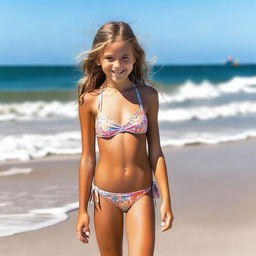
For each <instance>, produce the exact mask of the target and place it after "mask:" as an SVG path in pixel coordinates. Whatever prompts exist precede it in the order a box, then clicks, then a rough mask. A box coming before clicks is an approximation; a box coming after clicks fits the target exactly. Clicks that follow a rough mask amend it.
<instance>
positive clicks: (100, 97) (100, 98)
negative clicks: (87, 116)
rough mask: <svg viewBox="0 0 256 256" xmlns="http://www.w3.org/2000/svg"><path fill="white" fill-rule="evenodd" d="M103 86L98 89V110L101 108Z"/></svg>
mask: <svg viewBox="0 0 256 256" xmlns="http://www.w3.org/2000/svg"><path fill="white" fill-rule="evenodd" d="M103 90H104V89H103V88H101V89H100V95H99V98H98V110H99V109H100V111H101V109H102V93H103Z"/></svg>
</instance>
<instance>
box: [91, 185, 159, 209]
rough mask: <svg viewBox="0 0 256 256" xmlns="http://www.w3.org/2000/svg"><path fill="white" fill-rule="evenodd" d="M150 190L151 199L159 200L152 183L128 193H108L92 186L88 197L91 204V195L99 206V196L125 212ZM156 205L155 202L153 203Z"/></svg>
mask: <svg viewBox="0 0 256 256" xmlns="http://www.w3.org/2000/svg"><path fill="white" fill-rule="evenodd" d="M150 190H152V195H153V199H154V200H155V199H156V198H159V197H160V195H159V190H158V187H157V185H156V183H155V182H154V181H152V184H151V185H150V186H149V187H146V188H144V189H141V190H138V191H134V192H129V193H114V192H108V191H105V190H102V189H100V188H98V187H97V186H96V185H94V184H92V187H91V195H90V202H91V203H92V204H93V203H94V201H93V194H95V199H96V203H97V205H98V206H99V203H100V198H99V195H101V196H102V197H104V198H105V199H107V200H108V201H110V202H111V203H113V204H114V205H116V206H117V207H118V208H119V209H120V210H121V211H122V212H127V211H128V210H129V209H130V208H131V206H132V205H133V204H134V203H135V202H136V201H138V200H139V199H140V198H141V197H143V196H144V195H145V194H146V193H148V191H150ZM155 204H156V201H155Z"/></svg>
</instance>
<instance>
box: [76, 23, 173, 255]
mask: <svg viewBox="0 0 256 256" xmlns="http://www.w3.org/2000/svg"><path fill="white" fill-rule="evenodd" d="M86 53H88V56H87V57H86V58H84V60H83V61H82V69H83V72H84V74H85V76H84V77H83V78H82V79H81V80H80V81H79V87H78V88H79V119H80V124H81V134H82V155H81V159H80V171H79V187H80V192H79V214H78V219H77V226H76V230H77V237H78V239H79V240H81V241H82V242H84V243H88V241H89V240H88V239H89V233H90V228H89V220H90V219H89V215H88V213H87V205H88V201H89V200H91V201H93V202H94V205H95V207H94V223H95V231H96V238H97V242H98V246H99V249H100V253H101V255H104V256H105V255H111V256H114V255H122V241H123V225H124V222H125V225H126V231H127V237H128V249H129V255H140V256H141V255H153V252H154V242H155V210H154V201H153V199H154V198H155V197H156V196H158V188H157V185H156V183H155V182H153V173H154V174H155V177H156V181H157V184H158V187H159V189H160V192H161V196H162V205H161V210H160V211H161V220H162V231H165V230H167V229H169V228H171V226H172V222H173V219H174V217H173V213H172V210H171V200H170V193H169V186H168V176H167V171H166V163H165V159H164V156H163V153H162V149H161V146H160V140H159V129H158V121H157V115H158V107H159V104H158V92H157V91H156V90H155V89H154V88H153V87H151V86H147V85H146V84H145V81H146V73H147V66H146V62H145V52H144V50H143V49H142V48H141V46H140V45H139V43H138V41H137V39H136V37H135V35H134V33H133V31H132V29H131V27H130V26H129V25H128V24H127V23H125V22H109V23H106V24H104V25H103V26H102V27H100V29H99V30H98V32H97V33H96V36H95V38H94V40H93V44H92V49H91V50H90V51H89V52H86ZM81 55H82V56H83V55H85V53H82V54H81ZM81 55H80V56H81ZM95 137H97V142H98V147H99V159H98V163H97V165H96V157H95V155H96V154H95ZM146 144H147V145H146ZM147 146H148V148H147ZM93 179H94V180H93ZM124 215H125V217H126V218H125V219H124V218H123V216H124Z"/></svg>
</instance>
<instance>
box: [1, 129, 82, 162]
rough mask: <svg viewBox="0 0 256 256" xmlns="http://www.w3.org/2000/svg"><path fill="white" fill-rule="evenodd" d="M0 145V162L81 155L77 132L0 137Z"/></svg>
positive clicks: (78, 133) (79, 137) (79, 138)
mask: <svg viewBox="0 0 256 256" xmlns="http://www.w3.org/2000/svg"><path fill="white" fill-rule="evenodd" d="M0 144H1V148H0V161H3V160H12V159H19V160H30V159H34V158H41V157H45V156H48V155H67V154H68V155H74V154H79V153H81V135H80V132H77V131H75V132H62V133H57V134H22V135H8V136H1V137H0Z"/></svg>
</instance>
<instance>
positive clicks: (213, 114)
mask: <svg viewBox="0 0 256 256" xmlns="http://www.w3.org/2000/svg"><path fill="white" fill-rule="evenodd" d="M253 113H256V102H253V101H241V102H231V103H228V104H223V105H218V106H200V107H187V108H172V109H168V110H161V111H159V114H158V120H159V121H168V122H179V121H186V120H195V119H197V120H209V119H214V118H219V117H232V116H237V115H246V114H253Z"/></svg>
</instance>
